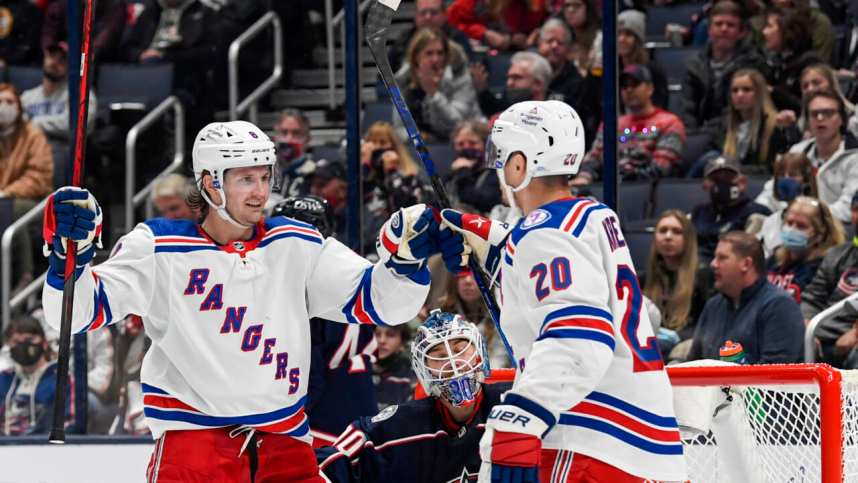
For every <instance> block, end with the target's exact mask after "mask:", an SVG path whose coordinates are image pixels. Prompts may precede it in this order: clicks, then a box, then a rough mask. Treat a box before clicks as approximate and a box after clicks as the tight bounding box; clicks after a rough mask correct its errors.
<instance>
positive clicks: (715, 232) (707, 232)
mask: <svg viewBox="0 0 858 483" xmlns="http://www.w3.org/2000/svg"><path fill="white" fill-rule="evenodd" d="M754 213H759V214H762V215H770V214H772V212H771V211H769V209H768V208H766V207H765V206H763V205H760V204H757V203H755V202H753V201H751V199H750V198H748V197H747V196H745V195H744V194H743V195H741V197H740V198H739V199H738V200H737V201H736V203H734V204H732V205H731V206H729V207H727V208H726V209H725V210H723V211H721V212H718V211H716V210H715V208H714V207H713V206H712V203H704V204H702V205H697V206H695V207H694V210H692V211H691V221H692V222H693V223H694V228H695V229H697V249H698V252H699V254H700V261H701V262H703V263H709V261H710V260H712V257H713V256H714V255H715V247H717V246H718V236H720V235H721V234H722V233H726V232H728V231H733V230H744V229H745V224H746V223H747V222H748V217H750V216H751V215H753V214H754Z"/></svg>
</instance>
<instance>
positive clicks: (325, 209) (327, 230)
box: [271, 195, 334, 237]
mask: <svg viewBox="0 0 858 483" xmlns="http://www.w3.org/2000/svg"><path fill="white" fill-rule="evenodd" d="M280 215H282V216H288V217H289V218H294V219H296V220H298V221H303V222H305V223H309V224H311V225H314V226H315V227H316V228H317V229H318V230H319V232H320V233H321V234H322V236H324V237H329V236H331V233H332V232H333V229H334V214H333V212H332V211H331V207H330V206H328V201H327V200H325V199H324V198H320V197H318V196H315V195H304V196H290V197H289V198H286V199H285V200H283V201H281V202H280V203H277V205H275V206H274V209H273V210H272V211H271V216H280Z"/></svg>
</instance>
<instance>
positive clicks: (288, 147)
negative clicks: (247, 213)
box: [272, 108, 316, 200]
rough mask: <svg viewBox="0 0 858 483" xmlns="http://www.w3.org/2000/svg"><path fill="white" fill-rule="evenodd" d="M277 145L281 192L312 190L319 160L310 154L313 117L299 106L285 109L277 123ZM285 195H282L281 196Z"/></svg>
mask: <svg viewBox="0 0 858 483" xmlns="http://www.w3.org/2000/svg"><path fill="white" fill-rule="evenodd" d="M272 140H273V141H274V143H275V145H276V149H277V168H278V170H279V171H280V176H281V179H280V183H279V186H280V193H279V194H280V196H281V197H282V198H288V197H290V196H304V195H307V194H309V193H310V185H311V182H312V178H313V174H314V173H315V172H316V162H315V161H313V159H312V155H311V154H310V120H309V119H307V116H305V115H304V113H303V112H301V111H300V110H298V109H291V108H289V109H284V110H283V112H282V113H280V119H279V120H278V121H277V124H275V125H274V136H273V139H272ZM279 199H281V198H278V200H279Z"/></svg>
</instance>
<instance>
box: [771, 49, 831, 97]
mask: <svg viewBox="0 0 858 483" xmlns="http://www.w3.org/2000/svg"><path fill="white" fill-rule="evenodd" d="M820 62H822V58H821V57H820V56H819V54H817V53H816V52H814V51H812V50H811V51H807V52H804V53H801V54H795V55H790V56H788V57H786V58H781V57H780V56H775V57H771V58H769V59H766V64H767V65H768V68H769V72H770V75H771V79H770V81H771V86H772V101H773V102H774V103H775V107H776V108H777V110H779V111H782V110H784V109H790V110H792V111H793V112H796V113H800V112H801V71H803V70H804V68H805V67H807V66H809V65H812V64H818V63H820Z"/></svg>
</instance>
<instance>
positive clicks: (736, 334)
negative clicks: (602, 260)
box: [0, 0, 858, 434]
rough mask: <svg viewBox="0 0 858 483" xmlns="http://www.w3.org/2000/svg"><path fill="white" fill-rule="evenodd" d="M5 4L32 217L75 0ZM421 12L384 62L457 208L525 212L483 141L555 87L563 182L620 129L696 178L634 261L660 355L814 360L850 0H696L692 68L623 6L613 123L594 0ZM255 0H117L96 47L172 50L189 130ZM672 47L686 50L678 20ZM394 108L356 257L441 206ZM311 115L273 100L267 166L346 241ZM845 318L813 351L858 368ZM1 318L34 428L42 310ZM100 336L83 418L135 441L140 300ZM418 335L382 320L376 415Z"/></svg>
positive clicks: (456, 298) (14, 401)
mask: <svg viewBox="0 0 858 483" xmlns="http://www.w3.org/2000/svg"><path fill="white" fill-rule="evenodd" d="M249 3H254V4H255V3H256V2H249ZM853 3H854V2H853ZM7 4H8V5H7V6H3V7H0V19H2V17H3V16H4V15H8V16H12V17H14V18H16V19H33V20H32V22H29V23H27V22H24V23H23V24H22V23H21V22H19V21H16V22H14V23H11V22H10V23H9V24H8V25H10V26H11V27H9V28H8V29H6V31H2V29H0V65H34V66H35V65H41V66H42V69H43V76H44V78H43V80H42V83H41V84H40V85H39V86H38V87H36V88H34V89H31V90H29V91H27V92H25V93H23V94H22V95H19V93H18V92H17V91H16V90H15V88H14V87H12V86H11V85H8V84H0V198H11V199H13V200H14V201H13V204H12V206H13V209H14V214H15V216H20V215H21V214H22V213H24V212H26V211H27V210H28V209H29V208H31V207H33V206H35V204H36V203H38V201H39V200H40V199H42V198H43V197H44V196H45V195H46V194H48V193H49V192H50V190H51V189H52V166H53V164H52V161H51V156H52V153H51V145H53V144H55V143H59V144H60V145H62V144H63V143H68V136H69V133H68V123H67V112H68V110H69V106H68V102H69V101H68V97H67V94H66V91H65V88H64V84H65V78H66V75H67V71H66V69H65V65H66V64H65V59H66V56H67V54H68V48H67V46H66V39H65V35H66V33H65V31H64V29H63V28H62V26H63V25H65V24H64V20H63V19H64V18H65V16H66V15H67V12H65V11H64V8H65V7H64V5H65V2H56V1H55V2H50V1H40V2H35V3H33V2H30V1H25V0H19V1H12V2H7ZM61 4H62V5H63V6H60V5H61ZM239 4H241V5H240V6H239ZM415 4H416V8H415V12H416V14H415V18H414V21H413V25H410V26H408V28H406V29H403V30H402V31H401V32H402V33H401V35H400V36H398V37H397V38H396V39H394V40H393V42H392V44H391V48H390V55H391V63H392V65H393V66H394V69H395V72H396V78H397V82H398V84H399V85H400V86H401V88H402V92H403V95H404V98H405V101H406V103H407V104H408V107H409V109H410V111H411V113H412V115H413V117H414V119H415V121H416V124H417V127H418V129H419V130H420V131H421V134H422V135H423V137H424V139H426V140H427V141H429V142H431V143H433V144H447V145H449V147H450V150H451V151H452V152H453V153H454V154H453V156H452V158H451V162H450V164H449V166H447V167H445V170H444V173H443V174H444V183H445V185H446V187H447V189H448V191H449V193H450V195H451V199H452V200H453V202H454V204H455V205H456V206H457V207H458V208H460V209H463V210H465V211H469V212H474V213H480V214H483V215H491V216H495V217H499V218H505V219H514V215H515V214H514V212H512V211H511V210H509V208H508V207H505V206H504V205H505V204H506V203H505V202H504V200H503V193H502V192H501V190H500V187H499V183H498V180H497V178H496V176H495V175H494V173H493V172H492V171H491V170H488V169H486V167H485V163H484V161H485V142H486V138H487V137H488V133H489V130H490V126H491V123H492V121H493V120H494V118H495V117H496V116H497V115H498V114H499V113H500V112H502V111H503V110H504V109H506V108H507V107H509V106H510V105H511V104H513V103H515V102H519V101H523V100H545V99H557V100H563V101H565V102H567V103H569V104H570V105H572V106H573V107H574V108H575V109H576V110H577V112H578V114H579V116H580V117H581V119H582V123H583V126H584V130H585V136H586V142H587V145H588V148H589V149H588V153H587V155H586V157H585V159H584V161H583V164H582V169H581V172H580V173H579V174H578V175H577V176H576V177H574V178H573V179H570V182H569V189H570V194H580V193H587V192H589V190H590V189H592V188H594V187H595V185H597V184H598V183H600V180H601V178H602V174H603V173H602V171H603V170H604V169H605V166H606V165H608V163H606V162H605V160H604V159H603V153H604V145H605V143H606V140H608V139H611V140H613V139H616V142H617V147H618V149H617V159H616V164H617V167H618V170H619V174H620V179H621V180H622V183H631V182H635V183H649V184H651V185H652V186H654V187H656V188H657V186H658V184H659V181H660V180H664V179H667V178H679V177H687V178H691V179H696V180H697V182H696V185H695V186H696V188H697V189H699V190H702V191H703V192H705V194H706V196H705V200H706V201H705V202H703V203H700V204H698V205H696V206H685V207H682V209H671V210H667V211H664V212H662V213H651V214H650V215H651V219H647V220H645V223H646V226H647V227H648V228H649V229H651V232H652V238H651V244H650V247H649V254H648V258H647V259H646V262H645V263H640V264H638V265H639V266H637V267H636V269H637V271H638V275H639V277H640V279H641V284H640V285H641V287H643V292H644V295H645V296H646V298H647V308H648V310H649V311H650V312H651V313H652V314H653V316H652V319H653V320H654V321H656V324H655V325H656V327H655V328H656V330H657V336H658V337H657V338H658V346H659V349H660V350H661V352H662V355H663V357H664V358H665V359H666V360H667V361H669V362H681V361H687V360H695V359H701V358H715V359H717V358H718V357H719V349H720V347H721V346H722V345H724V344H725V343H726V342H727V341H733V342H738V343H740V344H741V345H742V347H743V349H744V352H745V354H746V359H747V361H748V362H749V363H781V362H801V361H802V360H803V357H804V355H803V332H804V327H805V324H806V323H807V322H808V321H809V320H810V319H811V318H812V317H814V316H815V315H817V314H818V313H819V312H821V311H822V310H824V309H825V308H827V307H828V306H830V305H831V304H833V303H835V302H837V301H839V300H842V299H844V298H846V297H848V296H850V295H852V294H853V293H855V292H856V290H858V251H856V250H858V248H856V247H858V242H856V240H858V239H855V240H853V239H852V238H850V237H851V234H852V233H853V232H854V227H855V226H856V223H858V196H856V192H858V138H856V134H858V112H856V110H855V107H854V102H855V101H856V100H858V88H856V87H855V86H856V83H855V79H856V74H858V70H856V69H858V62H856V57H858V47H856V44H858V43H856V42H855V41H854V38H855V37H856V35H858V27H856V24H858V20H856V19H858V8H855V7H854V6H853V5H852V4H851V3H850V5H849V8H846V9H844V12H842V13H843V15H832V11H822V10H820V9H819V8H816V7H812V6H810V5H809V4H807V2H806V1H804V0H795V1H783V0H773V1H772V2H763V1H746V2H741V3H737V2H734V1H733V0H718V1H713V2H709V3H706V4H700V12H699V14H696V15H694V16H693V17H692V18H688V19H687V22H686V23H685V25H683V26H682V28H680V29H679V30H677V29H675V28H669V29H668V30H669V31H670V32H679V33H680V34H681V35H680V36H679V37H680V38H679V42H680V43H684V44H687V45H685V47H688V48H696V50H695V51H694V53H693V54H691V55H689V56H688V57H687V58H686V60H685V61H684V64H685V65H682V66H677V65H667V64H661V63H659V62H658V61H657V59H658V55H657V50H658V49H659V48H665V47H661V46H657V47H655V48H652V47H651V44H650V43H649V42H651V41H653V37H652V34H651V33H648V30H647V10H648V8H649V6H648V5H642V4H641V5H638V3H637V2H635V8H629V7H628V6H625V7H622V8H623V10H622V11H621V12H620V14H619V16H618V29H617V38H616V39H612V41H615V42H616V45H617V51H618V59H617V61H618V66H619V72H620V76H619V79H618V80H619V94H620V99H619V101H620V103H619V104H620V109H621V112H620V113H619V114H620V115H619V119H618V121H619V122H618V132H617V133H604V132H603V128H602V115H603V112H602V106H601V91H602V81H603V79H602V74H603V67H604V66H603V63H604V59H602V56H601V44H602V42H604V41H606V40H605V39H603V38H602V32H601V18H600V11H599V7H598V3H597V2H595V1H593V0H563V1H557V0H552V1H549V0H452V1H444V0H416V1H415ZM832 8H833V7H832ZM224 9H226V10H227V11H224ZM230 9H233V10H232V11H230ZM253 11H254V7H253V5H249V4H243V3H242V2H229V1H220V2H212V1H203V0H157V1H156V0H147V1H145V2H143V3H142V4H141V3H133V4H132V3H126V1H125V0H116V1H112V2H110V1H104V2H100V8H99V11H98V12H97V14H98V15H97V17H98V21H99V22H100V24H101V25H102V26H103V28H102V29H100V30H99V31H100V32H103V34H102V35H100V36H99V38H98V39H97V42H96V49H98V50H97V51H98V52H99V54H98V55H101V56H103V57H104V58H105V59H112V60H117V61H124V62H133V63H158V62H170V63H172V64H173V65H174V67H175V71H174V76H175V77H174V84H175V85H174V88H175V91H176V93H177V95H179V96H181V97H182V98H183V101H184V102H186V103H187V108H186V109H187V111H188V112H189V114H190V118H189V130H190V131H195V128H194V127H193V126H194V125H195V123H196V124H197V125H198V124H200V123H202V122H205V121H208V120H211V116H212V113H213V111H212V109H213V106H214V105H216V103H217V102H218V101H219V99H218V96H219V95H220V93H221V92H222V91H218V90H217V89H216V88H215V85H216V84H215V83H216V82H217V80H218V78H219V74H218V73H219V72H220V71H219V70H218V69H219V68H220V64H219V63H220V62H221V61H222V60H223V59H222V58H223V55H222V54H223V48H224V45H223V44H222V43H221V41H220V40H218V39H222V38H229V35H221V34H222V33H230V32H235V31H237V30H236V29H238V28H239V26H240V25H242V21H243V20H246V19H248V18H253ZM117 12H122V13H123V14H122V15H119V14H117ZM835 13H836V12H835ZM847 13H848V15H847ZM2 26H3V24H2V22H0V27H2ZM670 32H666V33H670ZM4 34H5V35H4ZM656 40H657V41H665V40H667V39H664V38H661V37H660V35H659V36H658V38H657V39H656ZM670 40H671V41H673V42H674V44H675V43H676V38H675V36H674V37H671V38H670ZM503 61H505V63H504V62H503ZM498 65H504V69H505V70H504V72H502V75H501V76H500V77H501V78H502V80H501V81H500V82H499V81H498V80H497V79H496V77H498V76H496V75H493V72H492V69H496V68H497V66H498ZM680 67H681V70H680V71H681V72H683V73H684V74H683V77H681V78H680V79H681V80H678V79H676V78H675V72H676V69H678V68H680ZM494 74H496V72H495V73H494ZM91 101H92V102H93V103H96V100H95V96H94V95H93V97H92V98H91ZM391 114H392V115H391V116H390V119H391V122H384V121H382V122H377V123H375V124H372V125H370V126H365V131H364V135H363V139H362V142H361V147H360V159H359V160H358V161H359V163H360V170H361V189H362V196H363V198H362V205H361V209H362V219H363V220H362V226H363V233H362V236H361V238H362V240H364V241H365V244H364V246H361V247H359V249H360V250H363V251H364V252H366V253H368V254H370V255H371V254H372V252H373V251H374V245H373V244H374V240H375V235H376V234H377V232H378V229H379V226H380V225H381V223H382V222H383V221H384V220H386V219H387V217H388V216H389V215H390V214H391V213H392V212H394V211H395V210H397V209H399V208H401V207H403V206H408V205H411V204H414V203H421V202H427V201H429V200H431V194H430V188H429V186H428V185H427V181H426V180H425V178H424V176H422V174H421V172H420V171H421V170H420V168H419V165H418V164H417V163H416V162H415V159H414V158H413V156H412V153H411V151H410V150H409V149H408V148H407V143H408V142H409V141H408V136H407V133H406V132H405V127H404V126H403V125H402V123H401V121H400V120H399V118H398V116H396V115H395V114H393V111H392V108H391ZM311 131H312V130H311V123H310V120H309V119H308V116H307V115H306V114H305V113H303V112H301V111H300V110H297V109H286V110H284V111H282V113H281V115H280V117H279V119H278V120H277V121H276V122H275V123H274V126H273V128H272V139H273V140H274V142H275V144H276V146H277V155H278V163H277V165H278V177H277V180H276V181H277V182H276V187H275V192H274V193H273V194H272V200H271V206H269V207H268V208H269V209H270V208H272V206H274V205H276V204H277V203H279V202H281V201H282V200H283V199H285V198H287V197H293V196H306V195H313V196H316V197H318V198H319V199H321V200H324V202H325V203H326V204H327V209H328V210H329V214H330V217H331V232H332V236H337V237H344V233H345V226H346V220H345V204H346V202H345V199H346V187H347V176H346V170H345V164H344V163H342V162H341V160H338V159H328V158H330V157H331V156H330V155H326V156H324V157H323V156H317V155H316V154H317V153H316V152H315V150H314V148H313V145H314V144H313V142H312V132H311ZM692 135H693V136H697V137H699V136H705V143H704V145H705V149H703V150H702V154H701V155H699V156H696V157H695V158H693V159H689V158H688V156H687V152H688V149H687V148H688V146H687V143H688V141H689V139H690V137H691V136H692ZM613 136H616V138H614V137H613ZM752 178H753V179H756V180H764V183H761V184H762V185H763V186H762V191H761V192H759V193H756V192H753V193H751V192H750V191H749V184H750V180H751V179H752ZM190 182H191V180H188V179H187V178H184V177H183V176H181V175H173V176H170V177H165V178H163V179H161V180H159V182H158V184H157V185H156V186H155V188H154V190H153V191H152V197H151V200H150V202H151V203H152V204H153V206H154V207H155V210H156V212H157V213H158V214H159V215H160V216H166V217H171V218H189V219H195V218H197V217H198V214H197V213H195V212H194V211H193V210H192V209H191V208H190V206H188V205H187V204H186V203H185V201H184V198H185V194H186V192H187V190H188V186H189V183H190ZM692 183H694V182H692ZM620 189H621V190H622V189H623V184H621V185H620ZM0 208H2V206H0ZM509 217H512V218H509ZM28 236H29V235H28V233H26V231H24V232H21V234H20V236H19V237H18V238H16V240H15V246H16V248H15V250H16V254H19V256H16V257H15V264H16V270H15V273H16V274H20V275H21V277H20V278H19V279H18V281H19V284H23V283H26V282H28V281H29V280H31V279H32V275H33V271H34V267H33V264H32V261H33V259H34V256H33V254H32V251H33V250H32V247H33V241H32V240H29V239H28ZM433 268H437V270H433V284H432V290H431V294H430V297H429V299H428V300H427V301H426V306H425V310H424V312H423V316H424V317H425V315H426V314H428V311H429V310H431V309H435V308H441V309H443V310H445V311H450V312H455V313H460V314H462V315H464V316H465V317H466V318H467V319H468V320H470V321H472V322H474V323H476V324H477V325H478V327H479V328H480V330H481V331H482V333H483V336H484V338H485V341H486V343H487V346H488V347H487V348H488V353H489V357H490V359H491V363H492V365H493V366H494V367H506V366H508V365H509V361H508V360H507V359H506V354H505V350H504V347H503V344H502V342H501V337H500V336H499V334H497V332H496V330H495V328H494V325H493V324H492V321H491V319H490V317H489V316H488V314H487V313H486V310H485V307H484V306H483V304H482V302H481V298H480V293H479V290H478V289H477V288H476V283H475V281H474V278H473V276H472V274H469V273H462V274H459V275H452V274H449V273H446V271H445V270H444V269H443V268H442V264H440V263H434V265H433ZM856 320H858V313H850V312H846V313H844V314H842V315H840V316H838V317H835V318H833V319H830V320H827V321H825V322H824V323H823V324H821V325H820V326H819V328H818V330H817V332H816V334H815V335H816V338H817V340H818V342H819V344H818V354H817V357H818V359H819V360H821V361H825V362H828V363H831V364H833V365H835V366H836V367H843V368H858V349H856V347H858V323H856ZM34 321H35V322H34ZM5 330H6V335H5V340H6V343H5V347H4V349H3V351H2V352H0V362H3V364H0V396H3V398H4V399H3V400H0V420H2V422H3V425H0V429H3V433H4V434H25V433H30V432H34V431H42V430H43V429H40V428H43V427H44V426H43V425H42V423H40V422H39V421H40V418H43V417H44V414H43V410H42V409H40V408H41V406H40V405H39V404H36V405H33V404H30V403H27V404H30V406H27V407H32V408H35V409H34V410H33V409H30V411H31V414H30V413H28V414H23V413H21V410H22V409H21V408H22V407H23V406H21V405H22V404H23V403H22V402H21V401H24V402H27V401H37V402H38V401H41V399H38V398H40V397H41V396H42V392H40V391H41V389H40V388H41V385H42V384H48V383H49V381H48V382H45V381H47V379H46V378H47V377H48V376H49V374H50V370H51V369H50V368H51V367H52V366H51V364H52V358H53V356H54V351H53V350H52V344H53V343H55V338H56V335H52V334H50V333H48V334H46V333H45V332H44V330H43V329H42V328H41V325H40V324H39V323H38V320H37V319H34V318H32V317H29V316H20V317H17V318H16V319H15V322H14V323H13V324H11V325H10V326H9V327H7V328H5ZM103 332H104V334H105V335H104V336H102V337H100V338H91V340H90V341H89V351H88V352H89V353H90V358H89V367H88V374H89V398H88V402H89V410H90V418H89V420H90V424H89V428H88V429H89V430H90V431H93V432H113V433H116V432H125V433H129V434H139V433H141V432H144V431H145V425H144V424H143V422H142V399H141V398H142V396H141V394H142V393H141V389H140V383H139V371H140V363H141V360H142V355H143V354H144V353H145V351H146V348H147V345H148V344H147V342H146V337H145V333H144V332H143V331H142V321H141V320H139V318H135V316H129V317H128V318H127V319H126V321H125V323H124V324H118V325H117V326H115V327H113V328H111V329H110V330H109V331H103ZM409 338H410V329H409V327H408V326H405V327H384V328H378V329H377V330H376V333H375V338H374V344H376V345H375V346H373V347H376V348H375V349H374V352H373V353H372V357H371V358H370V359H371V363H372V364H373V370H372V371H371V372H372V379H373V382H374V384H375V386H376V399H377V402H378V405H379V408H383V407H385V406H387V405H391V404H396V403H398V402H401V401H403V400H404V399H408V398H409V397H410V395H411V394H413V391H414V385H415V379H414V374H413V372H412V371H411V368H410V365H409V362H408V342H409ZM39 347H41V350H40V349H39ZM25 355H26V357H25ZM367 357H369V356H367ZM4 364H5V365H4ZM28 391H29V392H28ZM27 398H29V399H27ZM34 398H35V399H34ZM24 409H26V408H24ZM22 418H23V419H22ZM25 420H26V421H25ZM24 422H26V424H24Z"/></svg>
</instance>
